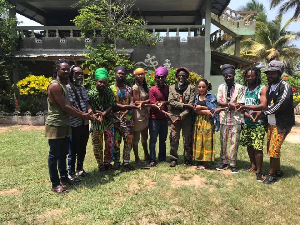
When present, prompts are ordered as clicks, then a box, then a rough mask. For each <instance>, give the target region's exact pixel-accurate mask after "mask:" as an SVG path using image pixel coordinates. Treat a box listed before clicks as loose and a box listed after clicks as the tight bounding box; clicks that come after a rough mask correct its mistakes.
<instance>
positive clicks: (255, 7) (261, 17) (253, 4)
mask: <svg viewBox="0 0 300 225" xmlns="http://www.w3.org/2000/svg"><path fill="white" fill-rule="evenodd" d="M238 11H255V12H256V14H255V15H254V17H253V19H255V20H256V21H260V22H263V23H264V22H267V14H266V9H265V7H264V5H263V4H261V3H259V2H258V1H257V0H251V1H249V2H247V3H246V5H244V6H241V7H240V8H238ZM234 44H235V42H234V41H233V40H230V41H228V42H226V43H225V44H224V45H222V46H220V47H219V48H218V49H217V50H218V51H219V52H223V53H227V54H231V55H233V54H234ZM241 47H242V48H243V44H242V46H241Z"/></svg>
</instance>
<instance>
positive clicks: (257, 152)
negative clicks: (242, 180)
mask: <svg viewBox="0 0 300 225" xmlns="http://www.w3.org/2000/svg"><path fill="white" fill-rule="evenodd" d="M263 158H264V154H263V151H260V150H255V162H256V173H261V168H262V163H263Z"/></svg>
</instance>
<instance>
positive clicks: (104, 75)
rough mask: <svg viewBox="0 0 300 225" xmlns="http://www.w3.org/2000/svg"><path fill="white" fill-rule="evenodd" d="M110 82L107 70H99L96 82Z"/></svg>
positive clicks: (96, 73)
mask: <svg viewBox="0 0 300 225" xmlns="http://www.w3.org/2000/svg"><path fill="white" fill-rule="evenodd" d="M99 79H103V80H108V72H107V70H106V69H105V68H98V69H97V70H96V72H95V80H99Z"/></svg>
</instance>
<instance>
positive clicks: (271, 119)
mask: <svg viewBox="0 0 300 225" xmlns="http://www.w3.org/2000/svg"><path fill="white" fill-rule="evenodd" d="M278 85H279V83H278V84H273V85H271V87H270V91H269V94H270V93H271V92H272V91H275V90H276V88H277V87H278ZM273 104H274V103H270V105H268V107H269V108H270V107H271V106H272V105H273ZM268 123H269V124H270V125H276V117H275V114H271V115H268Z"/></svg>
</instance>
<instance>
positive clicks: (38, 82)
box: [17, 75, 52, 96]
mask: <svg viewBox="0 0 300 225" xmlns="http://www.w3.org/2000/svg"><path fill="white" fill-rule="evenodd" d="M51 80H52V78H51V77H50V78H47V77H45V76H43V75H42V76H35V75H29V76H28V77H26V78H24V79H23V80H20V81H19V82H18V83H17V87H18V89H19V91H20V94H21V95H29V96H44V95H47V88H48V85H49V83H50V81H51Z"/></svg>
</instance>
